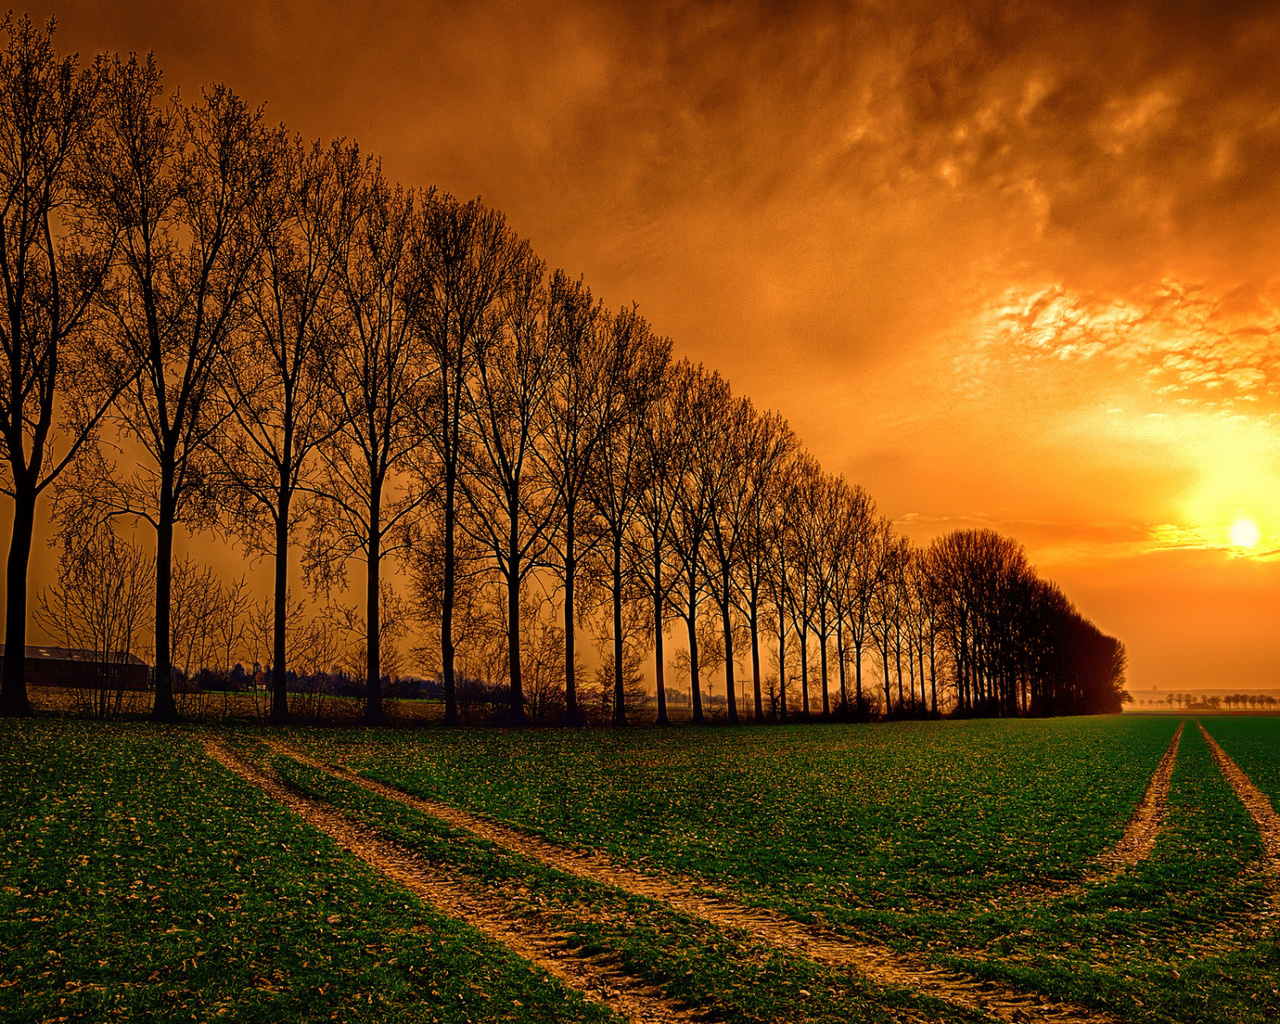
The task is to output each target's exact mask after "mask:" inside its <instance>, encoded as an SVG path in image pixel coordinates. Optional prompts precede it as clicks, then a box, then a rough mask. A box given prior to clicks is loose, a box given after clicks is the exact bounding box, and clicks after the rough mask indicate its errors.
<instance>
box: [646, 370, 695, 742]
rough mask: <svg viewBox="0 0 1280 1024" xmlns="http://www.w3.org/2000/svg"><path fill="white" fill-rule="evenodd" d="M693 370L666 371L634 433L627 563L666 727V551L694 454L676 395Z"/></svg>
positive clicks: (670, 580) (672, 581) (671, 575)
mask: <svg viewBox="0 0 1280 1024" xmlns="http://www.w3.org/2000/svg"><path fill="white" fill-rule="evenodd" d="M696 372H697V371H695V370H694V368H693V367H692V366H691V365H690V364H689V362H688V360H681V361H680V362H678V363H675V364H671V365H669V366H667V367H666V372H665V374H664V375H663V379H662V385H661V398H660V400H658V401H655V402H653V403H652V404H651V405H649V406H648V408H647V409H646V411H645V414H644V415H643V416H641V417H640V419H639V420H638V423H637V427H638V429H637V432H636V435H635V441H636V442H637V447H638V449H639V452H640V462H639V465H638V466H637V467H636V471H637V476H636V483H637V484H638V485H639V498H638V501H637V509H638V521H639V526H640V529H638V530H637V536H636V537H635V538H634V547H633V550H632V556H631V561H632V564H633V565H634V566H635V569H636V575H637V577H639V578H642V579H643V580H644V587H645V589H646V590H647V591H648V596H649V601H650V606H651V608H652V612H653V643H654V659H653V660H654V670H655V679H656V683H657V694H658V724H659V725H667V724H668V719H667V692H666V680H665V675H664V673H665V669H666V663H665V661H664V660H663V659H664V656H663V646H664V639H665V634H666V626H667V620H668V607H669V599H670V597H671V593H672V591H673V590H674V588H675V586H676V584H677V583H678V582H679V578H680V577H679V575H678V574H677V573H676V572H674V571H672V570H671V568H670V567H669V564H668V563H669V559H668V550H667V549H668V547H669V546H670V545H671V538H672V535H673V534H674V532H675V515H676V495H677V493H678V490H679V484H680V481H681V479H682V477H683V476H684V473H685V470H686V467H687V466H688V464H689V460H690V459H691V458H692V455H693V447H692V444H691V443H690V441H691V436H692V435H691V432H690V424H689V423H688V422H686V421H685V420H684V419H682V418H681V416H680V415H679V412H678V409H677V401H676V396H678V395H680V394H683V393H684V392H685V391H686V390H687V389H688V388H689V387H690V386H691V383H690V379H691V378H692V377H693V375H694V374H695V373H696Z"/></svg>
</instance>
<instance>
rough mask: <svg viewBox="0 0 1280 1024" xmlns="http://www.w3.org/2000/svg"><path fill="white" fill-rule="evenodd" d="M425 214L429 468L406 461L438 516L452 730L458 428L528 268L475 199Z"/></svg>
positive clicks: (514, 241) (461, 445)
mask: <svg viewBox="0 0 1280 1024" xmlns="http://www.w3.org/2000/svg"><path fill="white" fill-rule="evenodd" d="M425 216H426V241H427V245H428V246H429V248H430V260H429V265H430V271H431V273H430V277H429V286H428V287H426V288H424V291H423V296H422V302H421V305H420V306H419V307H418V319H419V324H418V326H419V330H420V331H421V333H422V335H423V338H424V341H425V343H426V347H425V357H426V358H427V359H428V360H429V362H430V364H431V371H432V372H431V376H430V377H429V388H430V392H431V400H430V401H429V402H423V403H422V404H421V405H420V406H419V413H418V415H419V420H418V423H417V433H418V434H419V436H420V437H422V438H423V439H424V440H425V441H426V442H427V448H428V450H429V451H430V452H431V453H432V455H433V456H434V458H433V459H432V461H431V464H430V465H426V464H424V460H422V459H415V460H414V464H415V470H416V472H417V473H418V474H419V475H420V476H427V477H429V478H430V479H431V480H432V483H433V484H434V486H435V488H436V490H437V494H438V504H439V507H440V512H441V514H440V517H439V522H438V523H433V524H432V528H433V529H434V531H435V532H436V536H437V537H438V539H439V559H440V566H441V574H440V577H439V583H438V587H437V590H438V594H439V599H438V603H437V604H436V606H435V607H436V608H437V614H438V617H439V641H440V660H441V674H442V677H443V681H444V696H445V723H446V724H449V725H452V724H455V723H456V722H457V721H458V703H457V694H456V690H455V685H456V683H455V678H454V676H455V664H454V662H455V653H454V652H455V645H456V642H457V637H456V636H455V623H454V616H455V614H456V612H457V611H458V609H459V602H460V601H462V602H463V603H464V604H465V602H466V598H465V596H464V597H460V596H459V592H458V591H459V586H460V584H459V580H458V564H459V556H458V552H457V548H458V544H459V536H458V525H457V522H458V507H459V496H458V486H459V476H460V474H461V473H462V471H463V466H464V461H465V452H466V448H467V444H468V436H469V435H468V431H467V430H466V429H464V424H465V422H466V411H467V409H468V408H469V405H468V396H469V394H470V388H471V386H472V383H473V375H474V372H475V367H476V357H477V353H478V352H479V351H480V350H481V349H482V348H483V346H484V344H485V343H486V339H488V338H490V337H493V336H495V335H496V334H497V333H498V332H499V330H500V328H501V311H500V306H499V299H500V298H501V296H502V295H503V294H504V293H506V291H507V290H508V289H509V288H510V287H511V286H512V284H513V281H514V279H515V276H516V274H517V273H518V272H519V270H520V268H521V267H523V266H525V265H526V264H527V263H528V261H529V259H530V252H529V246H528V243H527V242H525V241H523V240H521V239H520V238H518V237H517V236H516V234H515V233H514V232H513V231H512V230H511V229H510V228H509V227H508V226H507V224H506V221H505V219H504V218H503V216H502V214H501V213H499V212H498V211H496V210H490V209H487V208H486V207H484V206H482V205H481V204H480V203H479V202H478V201H473V202H469V203H459V202H458V201H457V200H455V199H454V198H453V197H452V196H443V197H441V198H439V199H437V200H436V201H435V202H433V203H429V204H427V207H426V210H425ZM411 539H412V538H411Z"/></svg>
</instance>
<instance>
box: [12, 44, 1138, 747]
mask: <svg viewBox="0 0 1280 1024" xmlns="http://www.w3.org/2000/svg"><path fill="white" fill-rule="evenodd" d="M4 28H5V30H6V32H7V34H8V47H7V50H6V51H5V53H4V54H3V64H2V66H0V88H2V89H3V96H4V100H3V103H2V104H0V187H3V189H4V195H5V200H6V201H5V205H4V221H3V239H0V271H3V285H4V288H5V300H6V307H5V316H4V318H3V322H2V324H0V341H3V345H4V354H5V359H6V363H5V367H4V368H5V370H6V371H7V372H6V374H5V383H4V385H3V387H2V388H0V403H3V408H2V409H0V413H2V414H3V417H4V443H5V446H6V447H5V454H6V456H7V458H6V462H5V464H6V466H7V472H6V479H5V490H6V493H8V494H9V495H10V497H11V498H12V499H13V508H14V531H13V539H12V542H11V548H10V554H9V563H8V576H7V600H8V614H7V618H6V625H5V656H4V667H3V690H2V695H0V698H2V699H0V703H2V706H3V710H4V712H5V713H9V714H21V713H26V712H28V711H29V705H28V699H27V690H26V683H25V677H24V660H23V657H22V656H21V652H23V650H24V645H25V639H26V627H27V607H26V600H25V594H26V585H27V565H28V558H29V552H30V545H31V537H32V533H33V528H34V523H35V505H36V501H37V499H38V498H39V497H40V496H41V495H42V494H43V493H44V492H45V491H46V490H50V489H51V491H52V494H53V502H52V508H53V512H54V516H55V522H56V525H57V526H58V528H59V543H60V544H61V546H62V548H63V559H62V565H63V572H62V573H61V574H60V576H59V579H58V581H57V583H56V584H54V585H53V586H52V587H50V588H47V590H46V592H45V593H43V594H42V596H41V602H40V609H41V611H40V612H39V615H40V618H41V621H42V624H43V625H44V626H45V628H46V629H48V630H50V631H51V632H55V633H57V634H59V635H65V636H66V637H67V638H70V639H71V640H74V641H75V643H70V642H68V646H75V647H76V648H77V649H83V650H97V649H101V650H104V651H116V650H119V649H122V648H127V647H130V646H132V648H133V649H135V650H139V649H142V648H144V647H145V645H146V643H147V641H146V637H150V638H151V646H150V648H149V652H148V653H150V654H151V655H152V656H153V659H154V666H155V668H154V673H153V674H154V704H153V714H154V716H155V717H156V718H158V719H171V718H173V717H174V716H175V715H177V714H178V713H179V711H180V709H181V708H180V705H181V697H182V694H184V693H187V692H190V690H191V689H192V687H193V686H195V687H197V688H198V685H199V684H198V681H199V680H201V679H222V680H230V679H232V676H233V674H234V673H232V669H231V666H232V665H233V664H238V663H239V661H241V660H244V659H245V658H246V652H251V653H250V654H249V655H248V656H247V660H248V662H249V663H250V664H255V665H256V666H257V668H256V669H255V672H254V674H253V677H252V679H253V680H256V679H258V678H259V677H260V679H261V681H262V683H263V685H265V686H268V687H269V708H268V707H264V709H263V710H264V712H265V713H266V714H267V715H268V716H269V718H270V720H271V721H272V722H274V723H283V722H285V721H286V720H287V719H288V717H289V713H290V698H291V696H294V697H296V696H297V695H298V694H299V693H300V692H302V691H301V690H300V689H299V686H298V684H297V680H299V679H304V678H305V679H331V678H340V679H343V680H348V679H352V678H355V679H361V680H363V683H362V690H363V694H364V698H365V716H366V718H367V719H368V720H370V721H379V720H381V719H382V718H383V707H382V699H383V694H384V692H386V693H388V694H395V693H404V692H408V691H407V690H406V688H405V685H404V684H403V683H397V680H398V679H399V678H400V677H401V676H404V675H406V673H404V672H403V671H402V668H403V665H404V663H403V661H402V659H403V657H404V654H405V651H404V650H403V645H404V644H405V643H406V642H408V643H409V644H410V645H411V650H412V654H413V655H414V657H415V659H416V660H417V662H418V663H420V664H423V665H427V666H429V670H428V673H427V674H428V675H434V677H435V678H434V680H432V681H431V682H430V684H429V685H426V686H415V687H413V688H411V689H412V692H414V693H430V694H437V693H438V694H439V696H440V698H441V699H442V700H443V702H444V708H445V711H444V718H445V721H446V722H448V723H453V722H457V721H459V720H460V718H461V711H460V708H462V707H472V706H474V705H475V704H476V702H477V698H476V694H477V693H482V694H483V695H484V702H485V703H486V704H492V703H493V701H494V700H495V699H497V698H495V697H494V695H495V694H501V695H503V696H502V698H501V699H502V700H504V702H505V712H504V715H503V718H504V719H505V720H507V721H510V722H521V721H525V720H526V719H528V718H535V719H542V720H561V721H568V722H578V721H581V720H583V719H584V717H586V716H587V715H589V714H590V715H604V716H607V717H608V718H609V719H611V720H612V721H614V722H615V723H618V724H624V723H626V722H627V721H628V720H629V718H630V717H633V716H635V715H636V714H637V713H638V711H639V710H640V709H641V708H642V706H643V705H644V703H645V700H646V696H645V691H646V687H645V684H644V676H645V665H646V663H648V664H651V665H652V669H653V677H654V681H655V683H656V702H657V716H658V720H659V722H662V723H665V722H666V721H667V720H668V707H669V704H673V703H680V704H684V703H685V702H686V699H687V702H688V704H689V706H690V708H691V712H692V718H693V721H694V722H702V721H705V720H706V719H707V717H708V716H709V714H710V711H709V709H717V713H719V712H718V709H721V708H722V709H723V713H724V715H725V716H726V717H727V719H728V720H729V721H730V722H733V721H737V720H739V716H740V714H741V715H748V716H750V717H752V718H753V719H755V720H756V721H764V720H766V719H776V720H788V719H789V718H790V717H794V716H796V715H799V716H801V717H803V718H819V717H820V718H833V717H848V718H869V717H871V716H873V715H886V716H892V715H938V714H943V713H953V714H961V715H1025V714H1061V713H1087V712H1101V711H1116V710H1119V707H1120V701H1121V699H1122V697H1123V693H1122V690H1121V686H1122V684H1123V679H1124V668H1125V655H1124V648H1123V646H1122V645H1121V644H1120V643H1119V642H1118V641H1116V640H1114V639H1112V638H1110V637H1107V636H1104V635H1103V634H1101V633H1100V632H1099V631H1098V630H1097V629H1096V628H1094V627H1093V626H1092V625H1091V624H1090V623H1089V622H1087V621H1086V620H1085V619H1084V618H1083V617H1082V616H1081V615H1080V614H1079V613H1078V612H1077V611H1076V610H1075V609H1074V608H1073V607H1072V606H1071V604H1070V602H1069V601H1068V600H1067V598H1066V597H1065V596H1064V595H1063V594H1062V592H1061V591H1060V590H1059V589H1058V588H1057V587H1056V586H1054V585H1053V584H1052V583H1049V582H1047V581H1044V580H1042V579H1040V578H1038V577H1037V576H1036V574H1035V572H1034V570H1033V569H1032V567H1031V566H1030V565H1029V563H1028V562H1027V558H1026V555H1025V553H1024V552H1023V550H1022V549H1021V547H1020V546H1019V545H1018V544H1017V543H1016V542H1014V541H1012V540H1010V539H1008V538H1005V537H1001V536H1000V535H998V534H996V533H994V532H992V531H988V530H966V531H958V532H955V533H951V534H948V535H946V536H944V537H940V538H938V539H936V540H935V541H933V542H932V543H931V544H929V545H927V546H925V547H914V546H912V544H911V543H910V542H908V541H907V540H906V539H905V538H903V537H901V536H898V535H897V534H895V532H894V530H893V527H892V524H891V523H890V522H889V521H888V519H887V518H886V517H884V516H883V515H881V514H880V513H879V512H878V511H877V510H876V506H875V503H874V501H873V500H872V498H871V497H870V495H868V494H867V493H866V492H865V491H863V489H862V488H860V487H858V486H857V485H854V484H851V483H849V482H847V481H846V480H844V479H843V478H841V477H838V476H833V475H831V474H829V473H827V472H825V471H824V470H823V469H822V467H821V466H820V465H819V464H818V463H817V461H816V460H815V459H814V458H813V457H812V456H811V455H809V454H807V453H806V452H804V451H803V450H802V449H801V446H800V443H799V441H798V439H797V438H796V437H795V435H794V434H793V433H792V432H791V430H790V429H789V428H788V427H787V425H786V423H785V421H783V419H782V418H781V417H780V416H778V415H777V414H776V413H771V412H760V411H757V410H756V409H755V408H754V407H753V405H752V404H751V402H750V400H749V399H747V398H746V397H744V396H739V395H735V394H734V393H733V392H732V389H731V388H730V385H729V383H728V382H727V381H726V380H725V379H724V378H723V377H721V376H720V375H719V374H718V373H716V372H715V371H714V370H710V369H707V368H704V367H702V366H694V365H692V364H690V363H689V362H688V361H686V360H680V359H676V358H674V357H673V355H672V350H671V343H670V341H669V340H667V339H666V338H663V337H660V336H659V335H658V334H657V333H656V332H655V331H654V330H653V328H652V327H651V326H650V325H649V324H648V323H647V322H646V321H645V320H644V318H643V317H642V316H640V314H639V313H638V312H637V310H636V309H635V308H634V307H624V308H622V309H620V310H617V311H612V310H609V309H606V308H605V307H604V306H603V305H602V304H601V303H600V302H599V301H598V300H597V299H596V298H595V297H594V296H593V295H592V293H591V291H590V289H589V288H588V287H587V285H586V284H585V283H584V282H583V281H581V280H574V279H573V278H571V277H570V276H569V275H567V274H566V273H565V272H564V271H562V270H552V269H550V268H548V267H547V266H546V265H545V264H544V263H543V262H542V261H541V260H540V259H538V257H537V256H536V255H535V254H534V253H533V251H532V250H531V248H530V246H529V244H528V243H527V242H526V241H524V240H523V239H521V238H519V237H518V236H517V235H516V234H515V232H513V231H512V230H511V228H510V227H508V225H507V224H506V222H505V219H504V217H503V216H502V214H501V213H499V212H498V211H496V210H492V209H488V208H486V207H484V206H483V205H482V204H481V203H480V202H478V201H474V202H461V201H459V200H457V199H455V198H454V197H452V196H449V195H444V194H441V193H439V192H437V191H434V190H431V189H426V190H412V189H405V188H402V187H401V186H399V185H397V184H395V183H393V182H390V181H388V180H387V179H386V178H385V177H384V175H383V174H382V171H381V168H380V166H379V164H378V162H377V161H376V160H374V159H372V158H370V157H368V156H366V155H363V154H361V153H360V152H359V150H358V148H357V147H356V146H355V145H354V144H351V143H347V142H335V143H333V144H331V145H328V146H326V145H322V144H320V143H316V144H313V145H308V144H306V143H304V142H303V141H302V140H301V139H299V138H297V137H294V136H291V135H289V133H288V132H287V131H286V130H285V129H284V128H283V127H280V126H272V125H269V124H267V123H266V122H265V121H264V120H263V118H262V116H261V114H260V113H258V112H255V111H253V110H252V109H251V108H249V107H248V106H247V105H246V104H245V103H244V102H243V101H242V100H240V99H239V98H237V97H236V96H235V95H234V94H232V93H231V92H230V91H229V90H227V89H226V88H224V87H222V86H217V87H212V88H210V89H208V90H205V91H204V92H203V93H202V94H201V95H200V97H199V98H198V99H196V100H195V101H194V102H190V103H187V102H183V101H181V100H180V99H178V98H177V97H173V98H170V99H165V98H164V92H163V87H162V79H161V74H160V71H159V70H158V68H157V67H156V64H155V62H154V60H152V59H151V58H147V59H145V60H144V59H139V58H137V57H136V56H130V57H129V58H127V59H123V58H120V57H108V56H104V57H100V58H99V59H97V60H96V61H94V62H93V63H92V64H91V65H89V66H87V67H84V68H81V67H80V66H79V65H78V64H77V62H76V61H75V60H74V59H63V58H59V57H58V56H57V54H56V53H55V51H54V49H53V46H52V31H53V30H52V25H50V26H48V27H47V28H45V29H43V30H42V29H40V28H37V27H34V26H32V25H31V24H30V22H29V21H28V20H26V19H22V20H20V21H16V20H13V19H8V20H6V21H5V23H4ZM143 524H146V525H147V526H148V527H149V530H150V531H154V555H152V554H151V553H150V551H149V550H148V552H147V553H146V555H145V556H143V555H141V554H140V551H139V549H138V548H136V547H134V543H133V541H132V540H130V539H129V538H130V537H136V536H139V535H142V536H150V533H149V532H142V531H140V530H139V527H141V526H142V525H143ZM209 529H218V530H220V531H222V532H223V533H224V535H229V536H233V537H235V538H237V539H238V541H239V542H240V543H241V544H242V545H243V547H244V549H245V551H246V552H247V553H249V554H253V555H262V556H266V557H270V558H272V559H273V560H274V565H275V576H274V580H275V582H274V588H273V592H272V594H271V595H270V596H269V597H267V598H265V599H264V600H263V602H262V604H261V605H254V604H253V601H252V600H251V599H250V597H249V595H248V593H247V591H246V589H245V586H244V582H243V580H242V581H241V582H240V583H233V584H232V585H231V586H229V587H224V586H223V584H222V583H221V582H219V581H217V580H216V579H215V578H214V577H213V576H212V574H210V573H209V572H208V571H207V570H202V569H200V568H199V567H198V566H195V565H193V563H191V561H190V559H187V560H185V561H178V560H176V558H175V554H174V544H175V535H176V532H177V531H179V530H181V531H186V532H187V533H195V532H199V531H204V530H209ZM117 530H124V531H126V532H125V533H124V534H118V533H117ZM147 547H148V549H149V548H150V544H148V545H147ZM299 554H300V557H298V563H299V565H300V568H301V570H302V572H303V574H304V576H305V579H306V580H307V582H308V584H309V585H310V587H311V588H312V591H313V594H314V600H313V601H312V602H307V601H305V600H302V599H300V598H297V597H295V596H293V595H291V593H290V591H289V567H290V559H291V558H295V557H297V556H298V555H299ZM353 563H363V564H364V566H365V577H364V581H363V582H364V585H365V586H364V593H363V600H362V601H361V608H360V609H359V610H357V609H355V608H343V607H340V606H337V605H334V604H332V603H331V602H330V601H329V595H331V594H334V593H341V592H344V591H345V590H346V587H347V584H348V580H347V573H348V570H349V567H350V566H351V565H352V564H353ZM393 569H399V570H400V571H401V573H402V577H403V578H405V579H407V581H408V586H407V587H403V588H402V590H403V592H397V591H396V589H395V588H394V587H393V586H392V579H393V576H394V575H395V574H394V572H393ZM124 578H127V579H128V580H129V584H130V585H129V586H128V587H113V586H112V585H111V582H112V581H113V580H120V579H124ZM146 589H149V591H150V600H149V602H148V607H147V608H145V609H144V608H143V607H142V605H141V603H140V595H141V594H142V592H143V590H146ZM317 609H318V610H317ZM678 626H682V627H683V629H682V630H680V632H682V633H683V635H684V637H685V638H686V644H685V647H684V649H683V650H681V651H680V652H679V653H678V655H677V657H676V659H675V660H674V662H673V663H671V664H667V662H666V660H665V652H664V638H665V634H666V632H667V631H668V630H669V629H672V628H676V627H678ZM580 637H591V638H592V640H593V641H594V643H595V646H596V648H597V652H598V662H599V669H598V671H597V672H595V673H594V675H593V674H591V673H588V671H587V668H586V665H585V663H584V662H583V660H582V658H581V655H580V647H579V644H578V640H579V638H580ZM672 672H674V673H675V677H674V678H672ZM234 675H235V678H236V680H242V678H243V677H244V676H245V673H244V672H243V670H241V671H240V673H239V674H234ZM712 676H719V677H722V678H723V685H724V693H723V695H722V696H721V695H719V694H717V695H716V696H715V697H714V698H712V696H711V692H710V690H709V689H708V684H709V682H710V679H711V677H712ZM877 679H878V682H877V681H876V680H877ZM291 680H293V682H292V683H291V682H290V681H291ZM193 681H195V682H193ZM464 681H465V682H464ZM672 683H675V685H676V690H675V691H674V692H669V688H670V686H671V684H672ZM251 684H252V681H251ZM251 684H249V685H251ZM237 685H239V683H237ZM317 685H318V684H317ZM344 685H347V684H345V683H344ZM464 690H465V693H464ZM686 694H687V698H686ZM99 706H102V707H105V706H107V705H106V704H100V705H99Z"/></svg>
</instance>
